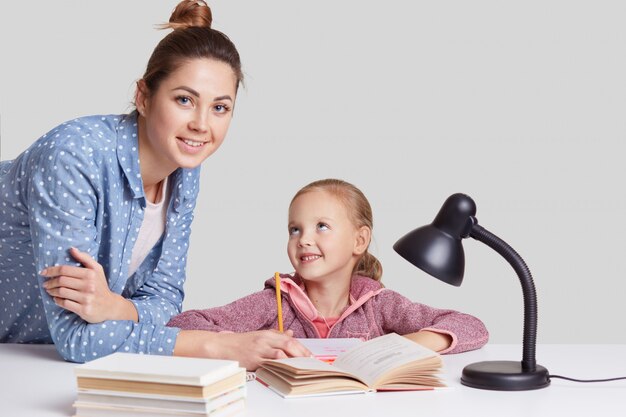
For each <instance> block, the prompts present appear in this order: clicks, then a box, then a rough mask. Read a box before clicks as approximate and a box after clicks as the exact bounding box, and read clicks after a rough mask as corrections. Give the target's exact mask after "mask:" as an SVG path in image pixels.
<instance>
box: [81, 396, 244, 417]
mask: <svg viewBox="0 0 626 417" xmlns="http://www.w3.org/2000/svg"><path fill="white" fill-rule="evenodd" d="M245 408H246V402H245V399H243V398H242V399H239V400H235V401H234V402H231V403H228V404H225V405H223V406H221V407H219V408H217V409H214V410H211V411H209V412H190V411H176V410H163V409H154V410H148V409H143V408H133V407H113V406H105V405H99V406H94V407H79V408H77V409H76V414H74V417H202V416H209V417H231V416H235V415H238V414H239V413H241V412H242V411H244V410H245Z"/></svg>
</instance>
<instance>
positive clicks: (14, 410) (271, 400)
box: [0, 344, 626, 417]
mask: <svg viewBox="0 0 626 417" xmlns="http://www.w3.org/2000/svg"><path fill="white" fill-rule="evenodd" d="M520 358H521V348H520V347H519V346H516V345H488V346H486V347H484V348H482V349H480V350H478V351H474V352H467V353H462V354H458V355H447V356H444V363H445V365H446V374H447V375H448V376H449V384H450V385H451V387H452V388H451V389H449V390H442V391H426V392H396V393H375V394H365V395H363V394H360V395H343V396H334V397H318V398H308V399H292V400H283V399H282V398H281V397H279V396H278V395H276V394H274V393H273V392H272V391H270V390H269V389H267V388H265V387H264V386H262V385H261V384H259V383H258V382H249V383H248V402H247V411H246V412H245V413H244V414H243V415H244V416H246V417H257V416H263V417H265V416H272V417H275V416H289V417H309V416H310V417H332V416H339V415H346V414H348V415H353V416H359V417H362V416H386V417H387V416H388V417H395V416H413V415H420V416H424V417H435V416H462V417H465V416H469V417H472V416H476V417H478V416H480V417H484V416H496V415H497V416H507V417H516V416H533V417H542V416H546V417H547V416H549V417H555V416H568V417H575V416H585V417H588V416H603V417H604V416H616V417H618V416H619V417H624V416H626V381H616V382H610V383H593V384H583V383H575V382H568V381H564V380H560V379H552V384H551V386H549V387H548V388H544V389H540V390H536V391H521V392H499V391H484V390H478V389H473V388H468V387H465V386H463V385H461V384H460V382H459V378H460V375H461V369H462V368H463V367H464V366H465V365H467V364H469V363H472V362H477V361H482V360H518V359H520ZM537 362H538V363H539V364H540V365H543V366H545V367H546V368H548V371H550V372H551V373H552V374H557V375H564V376H570V377H574V378H589V379H591V378H608V377H615V376H626V345H542V346H538V348H537ZM73 367H74V364H72V363H67V362H63V361H62V360H61V359H60V357H59V355H58V354H57V353H56V351H55V350H54V347H53V346H50V345H44V346H41V345H12V344H0V372H1V377H0V416H6V417H21V416H25V417H26V416H27V417H48V416H50V417H52V416H57V417H58V416H71V415H72V412H73V409H72V406H71V405H72V402H73V401H74V398H75V395H76V383H75V377H74V374H73Z"/></svg>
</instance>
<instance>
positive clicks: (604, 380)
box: [548, 375, 626, 382]
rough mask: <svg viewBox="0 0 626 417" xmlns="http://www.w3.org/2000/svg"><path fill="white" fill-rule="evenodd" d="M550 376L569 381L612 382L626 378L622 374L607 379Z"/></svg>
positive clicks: (550, 376)
mask: <svg viewBox="0 0 626 417" xmlns="http://www.w3.org/2000/svg"><path fill="white" fill-rule="evenodd" d="M550 378H560V379H566V380H568V381H574V382H610V381H618V380H620V379H626V376H620V377H617V378H607V379H575V378H570V377H567V376H561V375H548V379H550Z"/></svg>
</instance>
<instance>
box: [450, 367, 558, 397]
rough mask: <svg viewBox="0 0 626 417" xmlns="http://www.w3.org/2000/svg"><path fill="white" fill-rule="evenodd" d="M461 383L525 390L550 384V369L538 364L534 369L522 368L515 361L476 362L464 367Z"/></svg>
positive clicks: (480, 386)
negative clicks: (525, 369)
mask: <svg viewBox="0 0 626 417" xmlns="http://www.w3.org/2000/svg"><path fill="white" fill-rule="evenodd" d="M461 384H463V385H467V386H468V387H472V388H480V389H487V390H497V391H524V390H531V389H539V388H545V387H547V386H548V385H550V379H549V378H548V370H547V369H546V368H544V367H543V366H541V365H537V366H536V369H535V370H534V371H524V370H522V363H521V362H515V361H488V362H476V363H472V364H470V365H467V366H466V367H465V368H463V374H462V376H461Z"/></svg>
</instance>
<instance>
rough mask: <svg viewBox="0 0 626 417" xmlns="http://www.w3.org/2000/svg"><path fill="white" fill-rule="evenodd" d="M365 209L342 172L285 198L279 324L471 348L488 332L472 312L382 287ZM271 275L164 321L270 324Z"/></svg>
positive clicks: (207, 325) (217, 327)
mask: <svg viewBox="0 0 626 417" xmlns="http://www.w3.org/2000/svg"><path fill="white" fill-rule="evenodd" d="M372 227H373V222H372V210H371V207H370V205H369V203H368V201H367V199H366V198H365V196H364V195H363V193H362V192H361V191H360V190H359V189H357V188H356V187H355V186H353V185H352V184H349V183H347V182H345V181H342V180H337V179H326V180H320V181H316V182H313V183H311V184H309V185H307V186H305V187H304V188H302V189H301V190H300V191H298V193H296V195H295V197H294V198H293V199H292V201H291V204H290V206H289V223H288V230H289V241H288V244H287V253H288V255H289V260H290V261H291V264H292V265H293V267H294V269H295V273H294V274H293V275H290V274H283V275H281V280H280V288H281V292H282V300H283V301H282V312H283V321H284V328H285V329H288V330H290V331H291V332H293V335H294V336H295V337H302V338H326V337H357V338H362V339H371V338H374V337H377V336H381V335H384V334H386V333H391V332H395V333H398V334H401V335H405V336H406V337H408V338H410V339H411V340H414V341H416V342H418V343H420V344H422V345H424V346H426V347H428V348H430V349H432V350H436V351H439V352H441V353H456V352H463V351H466V350H471V349H477V348H479V347H481V346H483V345H484V344H485V343H486V342H487V339H488V333H487V330H486V329H485V326H484V325H483V323H482V322H481V321H480V320H478V319H477V318H475V317H473V316H470V315H467V314H462V313H459V312H456V311H453V310H440V309H436V308H433V307H429V306H426V305H424V304H419V303H414V302H412V301H411V300H409V299H408V298H406V297H404V296H402V295H400V294H398V293H397V292H394V291H392V290H389V289H386V288H384V287H383V286H382V285H381V283H380V279H381V276H382V266H381V264H380V263H379V262H378V260H377V259H376V258H375V257H374V256H373V255H372V254H370V253H369V252H368V247H369V244H370V240H371V234H372ZM275 295H276V292H275V280H274V279H273V278H272V279H268V280H267V281H266V282H265V289H264V290H263V291H260V292H257V293H254V294H252V295H249V296H247V297H244V298H241V299H239V300H237V301H234V302H232V303H230V304H228V305H225V306H223V307H217V308H210V309H206V310H190V311H187V312H184V313H182V314H179V315H178V316H175V317H174V318H172V320H170V322H169V323H168V326H175V327H179V328H182V329H201V330H211V331H234V332H247V331H252V330H260V329H276V328H277V322H278V318H277V305H276V296H275Z"/></svg>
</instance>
